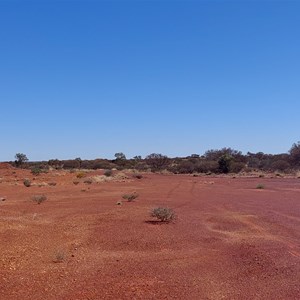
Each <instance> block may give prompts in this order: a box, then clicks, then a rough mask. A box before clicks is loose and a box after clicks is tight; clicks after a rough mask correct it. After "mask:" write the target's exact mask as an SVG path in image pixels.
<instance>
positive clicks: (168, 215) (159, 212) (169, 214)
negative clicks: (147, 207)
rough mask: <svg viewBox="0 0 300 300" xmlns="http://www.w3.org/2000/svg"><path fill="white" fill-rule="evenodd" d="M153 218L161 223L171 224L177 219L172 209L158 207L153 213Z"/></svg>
mask: <svg viewBox="0 0 300 300" xmlns="http://www.w3.org/2000/svg"><path fill="white" fill-rule="evenodd" d="M150 215H151V217H155V218H157V219H158V220H159V221H161V222H166V223H168V222H171V221H173V220H174V219H175V213H174V211H173V210H172V209H171V208H168V207H156V208H153V209H152V211H151V213H150Z"/></svg>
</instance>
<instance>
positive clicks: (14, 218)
mask: <svg viewBox="0 0 300 300" xmlns="http://www.w3.org/2000/svg"><path fill="white" fill-rule="evenodd" d="M93 174H97V172H93ZM93 174H88V176H91V175H93ZM98 174H99V173H98ZM75 175H76V174H72V173H69V172H54V171H53V172H50V173H48V174H40V175H38V176H36V179H35V180H33V175H31V174H30V173H29V171H26V170H17V171H15V170H10V171H8V170H0V197H6V200H5V201H1V202H0V238H1V244H0V253H1V256H0V299H1V300H6V299H7V300H8V299H22V300H27V299H30V300H35V299H36V300H40V299H44V300H48V299H66V300H69V299H78V300H81V299H114V300H115V299H230V300H232V299H233V300H234V299H238V300H240V299H274V300H275V299H300V179H284V178H274V179H267V178H236V179H233V178H229V177H228V178H210V177H191V176H181V175H151V174H146V175H144V178H142V179H140V180H139V179H133V178H132V179H131V180H123V181H121V182H120V181H119V182H105V183H92V184H84V183H83V180H84V179H80V181H81V182H80V183H79V184H78V185H74V184H73V180H74V179H76V176H75ZM24 178H30V179H31V180H32V182H34V183H42V182H46V183H49V182H56V183H57V185H56V186H41V187H39V186H38V185H36V186H31V187H29V188H26V187H25V186H24V185H23V179H24ZM259 183H262V184H264V186H265V189H262V190H258V189H256V188H255V187H256V186H257V184H259ZM83 190H85V191H83ZM134 191H135V192H137V193H138V194H139V197H138V198H137V199H136V200H135V201H134V202H126V201H124V200H123V199H122V195H123V194H125V193H130V192H134ZM37 194H45V195H46V196H47V198H48V199H47V200H46V201H44V202H43V203H41V204H40V205H38V204H37V203H35V202H34V201H32V200H31V197H32V196H33V195H37ZM120 200H121V201H123V204H122V205H116V203H117V201H120ZM156 206H168V207H171V208H173V209H174V210H175V212H176V214H177V216H178V217H177V220H176V221H175V222H174V223H170V224H159V223H157V222H154V220H153V219H151V217H149V211H150V210H151V208H153V207H156ZM60 259H61V260H62V262H57V261H58V260H60Z"/></svg>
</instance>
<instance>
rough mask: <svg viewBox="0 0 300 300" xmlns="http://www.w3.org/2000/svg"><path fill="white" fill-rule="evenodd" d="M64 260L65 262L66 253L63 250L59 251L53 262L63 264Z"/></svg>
mask: <svg viewBox="0 0 300 300" xmlns="http://www.w3.org/2000/svg"><path fill="white" fill-rule="evenodd" d="M64 260H65V252H64V251H61V250H59V251H57V252H56V253H55V255H54V258H53V262H55V263H61V262H63V261H64Z"/></svg>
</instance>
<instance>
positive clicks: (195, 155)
mask: <svg viewBox="0 0 300 300" xmlns="http://www.w3.org/2000/svg"><path fill="white" fill-rule="evenodd" d="M191 157H192V158H199V157H200V155H199V154H191Z"/></svg>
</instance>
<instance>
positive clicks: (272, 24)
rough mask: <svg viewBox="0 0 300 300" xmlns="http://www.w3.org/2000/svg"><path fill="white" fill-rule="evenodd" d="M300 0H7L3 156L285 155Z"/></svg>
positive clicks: (299, 100) (293, 105) (294, 94)
mask: <svg viewBox="0 0 300 300" xmlns="http://www.w3.org/2000/svg"><path fill="white" fill-rule="evenodd" d="M299 16H300V1H248V2H247V1H159V0H157V1H63V2H62V1H26V0H22V1H5V0H4V1H3V0H2V1H1V0H0V104H1V106H0V109H1V115H0V116H1V117H0V128H1V148H0V161H5V160H13V159H14V155H15V153H17V152H23V153H25V154H27V156H28V158H29V159H30V160H48V159H51V158H59V159H66V158H75V157H81V158H83V159H85V158H87V159H89V158H90V159H92V158H97V157H105V158H113V156H114V153H116V152H124V153H125V154H126V156H127V157H132V156H134V155H142V156H145V155H147V154H150V153H152V152H157V153H162V154H166V155H168V156H186V155H190V154H191V153H199V154H202V153H203V152H204V151H205V150H208V149H212V148H213V149H218V148H221V147H232V148H235V149H237V150H241V151H243V152H244V153H246V152H247V151H251V152H258V151H263V152H265V153H281V152H287V151H288V150H289V149H290V147H291V146H292V144H293V143H294V142H297V141H298V140H300V131H299V129H300V17H299Z"/></svg>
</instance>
